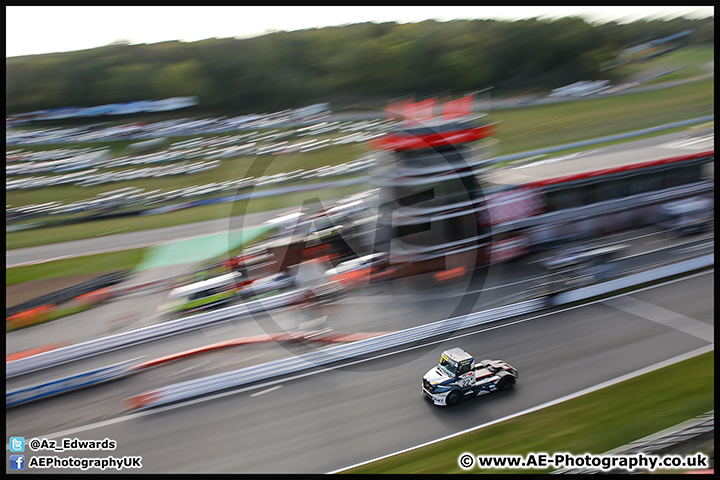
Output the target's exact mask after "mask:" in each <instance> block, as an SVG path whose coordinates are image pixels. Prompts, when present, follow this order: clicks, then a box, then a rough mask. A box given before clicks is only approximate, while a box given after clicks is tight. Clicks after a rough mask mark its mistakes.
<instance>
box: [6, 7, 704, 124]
mask: <svg viewBox="0 0 720 480" xmlns="http://www.w3.org/2000/svg"><path fill="white" fill-rule="evenodd" d="M689 29H692V30H694V32H693V33H692V34H691V35H690V36H689V37H688V44H690V45H699V44H710V45H712V44H714V18H706V19H700V20H688V19H684V18H677V19H673V20H652V21H645V20H643V21H636V22H633V23H629V24H624V25H621V24H617V23H615V22H609V23H604V24H589V23H587V22H585V21H584V20H582V19H580V18H573V17H566V18H561V19H557V20H538V19H529V20H520V21H514V22H507V21H495V20H455V21H450V22H436V21H434V20H428V21H424V22H421V23H408V24H402V25H401V24H397V23H394V22H389V23H379V24H375V23H361V24H354V25H347V26H343V27H327V28H317V29H309V30H300V31H295V32H276V33H271V34H267V35H263V36H259V37H254V38H248V39H232V38H215V39H209V40H203V41H198V42H191V43H182V42H178V41H169V42H162V43H155V44H140V45H129V44H127V43H123V42H114V43H113V44H110V45H107V46H104V47H100V48H93V49H89V50H81V51H75V52H67V53H54V54H44V55H30V56H22V57H11V58H7V59H6V81H7V84H6V114H13V113H23V112H30V111H34V110H41V109H49V108H60V107H69V106H93V105H103V104H109V103H121V102H130V101H138V100H152V99H162V98H168V97H175V96H193V95H194V96H197V97H198V98H199V101H200V106H199V107H197V108H199V109H201V110H203V111H206V112H213V113H218V114H241V113H250V112H270V111H276V110H281V109H285V108H296V107H301V106H305V105H308V104H310V103H316V102H331V103H332V105H333V107H334V108H335V107H344V106H347V105H349V104H350V103H356V102H357V101H358V99H376V100H377V104H378V105H379V104H381V103H382V100H381V99H389V98H396V97H400V96H404V95H407V94H412V93H414V94H415V95H416V98H418V99H420V98H424V97H426V96H431V95H435V94H438V92H448V91H451V92H452V93H453V94H454V95H459V94H462V93H466V92H470V91H473V90H480V89H483V88H485V87H487V86H490V85H493V86H494V88H495V89H496V91H498V90H501V91H502V90H513V89H522V88H546V89H551V88H555V87H558V86H562V85H566V84H568V83H572V82H575V81H578V80H592V79H597V78H604V79H611V80H612V75H613V72H612V71H606V72H602V73H599V71H600V68H601V66H602V65H603V64H605V63H606V62H608V61H612V60H613V58H615V55H616V54H617V53H619V52H620V51H621V50H622V49H624V48H627V47H630V46H633V45H637V44H640V43H643V42H647V41H650V40H654V39H657V38H661V37H665V36H668V35H672V34H675V33H679V32H682V31H684V30H689ZM41 33H42V32H40V34H41Z"/></svg>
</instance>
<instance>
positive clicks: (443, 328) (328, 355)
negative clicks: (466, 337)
mask: <svg viewBox="0 0 720 480" xmlns="http://www.w3.org/2000/svg"><path fill="white" fill-rule="evenodd" d="M546 302H547V300H546V299H545V298H537V299H533V300H528V301H525V302H520V303H516V304H513V305H506V306H502V307H498V308H493V309H491V310H486V311H484V312H476V313H471V314H468V315H463V316H460V317H455V318H450V319H447V320H441V321H438V322H433V323H429V324H427V325H421V326H418V327H414V328H410V329H408V330H403V331H400V332H394V333H389V334H385V335H381V336H379V337H375V338H370V339H366V340H359V341H356V342H352V343H350V344H345V345H339V346H337V347H330V348H326V349H323V350H318V351H315V352H311V353H306V354H304V355H300V356H297V357H294V358H289V359H287V358H285V359H281V360H276V361H272V362H268V363H265V364H262V365H255V366H251V367H246V368H242V369H239V370H235V371H231V372H224V373H220V374H217V375H212V376H209V377H205V378H200V379H197V380H191V381H187V382H182V383H177V384H174V385H168V386H166V387H163V388H159V389H156V390H151V391H149V392H145V393H143V394H141V395H137V396H135V397H131V398H128V399H126V404H127V405H128V407H129V408H130V409H140V408H147V407H155V406H159V405H164V404H168V403H172V402H177V401H180V400H185V399H188V398H193V397H198V396H202V395H207V394H210V393H213V392H216V391H218V390H224V389H228V388H235V387H239V386H242V385H247V384H250V383H254V382H257V381H262V380H266V379H268V378H271V377H279V376H283V375H288V374H291V373H295V372H299V371H302V370H306V369H309V368H313V367H318V366H322V365H326V364H329V363H333V362H337V361H341V360H347V359H350V358H354V357H358V356H361V355H366V354H370V353H374V352H378V351H381V350H385V349H387V348H393V347H397V346H400V345H406V344H408V343H412V342H415V341H418V340H424V339H427V338H431V337H435V336H440V335H444V334H446V333H451V332H454V331H457V330H461V329H464V328H469V327H474V326H477V325H482V324H483V323H488V322H493V321H497V320H502V319H505V318H509V317H514V316H517V315H522V314H526V313H531V312H534V311H537V310H541V309H543V308H545V307H546Z"/></svg>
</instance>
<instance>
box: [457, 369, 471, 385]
mask: <svg viewBox="0 0 720 480" xmlns="http://www.w3.org/2000/svg"><path fill="white" fill-rule="evenodd" d="M474 384H475V379H474V378H473V372H467V373H466V374H464V375H460V377H459V378H458V386H459V387H461V388H465V387H470V386H472V385H474Z"/></svg>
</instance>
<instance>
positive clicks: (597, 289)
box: [550, 254, 715, 306]
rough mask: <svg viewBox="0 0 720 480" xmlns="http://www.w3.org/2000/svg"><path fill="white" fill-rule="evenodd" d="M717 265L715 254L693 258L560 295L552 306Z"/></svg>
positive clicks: (552, 302)
mask: <svg viewBox="0 0 720 480" xmlns="http://www.w3.org/2000/svg"><path fill="white" fill-rule="evenodd" d="M714 264H715V254H710V255H702V256H700V257H695V258H691V259H690V260H685V261H682V262H678V263H673V264H671V265H665V266H663V267H658V268H654V269H652V270H647V271H645V272H640V273H635V274H633V275H628V276H626V277H620V278H617V279H615V280H610V281H609V282H603V283H598V284H596V285H590V286H587V287H583V288H578V289H577V290H570V291H569V292H562V293H558V294H557V295H555V296H553V297H552V298H551V300H550V304H551V305H552V306H558V305H563V304H565V303H572V302H577V301H579V300H585V299H586V298H591V297H594V296H596V295H603V294H605V293H610V292H612V291H615V290H619V289H621V288H627V287H631V286H633V285H638V284H640V283H645V282H650V281H652V280H657V279H659V278H664V277H670V276H672V275H677V274H679V273H685V272H688V271H691V270H695V269H698V268H703V267H708V266H710V265H714Z"/></svg>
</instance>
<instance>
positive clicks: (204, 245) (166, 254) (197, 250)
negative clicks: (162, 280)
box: [135, 226, 274, 271]
mask: <svg viewBox="0 0 720 480" xmlns="http://www.w3.org/2000/svg"><path fill="white" fill-rule="evenodd" d="M272 228H274V227H273V226H260V227H255V228H248V229H245V230H241V231H237V232H222V233H216V234H214V235H205V236H202V237H195V238H187V239H184V240H177V241H175V242H168V243H163V244H160V245H154V246H152V247H150V248H148V250H147V253H146V254H145V257H144V258H143V259H142V261H141V262H140V263H139V264H138V266H137V267H136V268H135V271H141V270H147V269H149V268H157V267H165V266H168V265H181V264H185V263H198V262H202V261H204V260H208V259H210V258H215V257H218V256H220V255H223V254H226V253H227V252H229V251H231V250H233V249H235V248H238V247H240V246H242V245H244V244H246V243H248V242H251V241H253V240H255V239H256V238H258V237H259V236H261V235H263V234H265V233H266V232H268V231H269V230H271V229H272Z"/></svg>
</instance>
